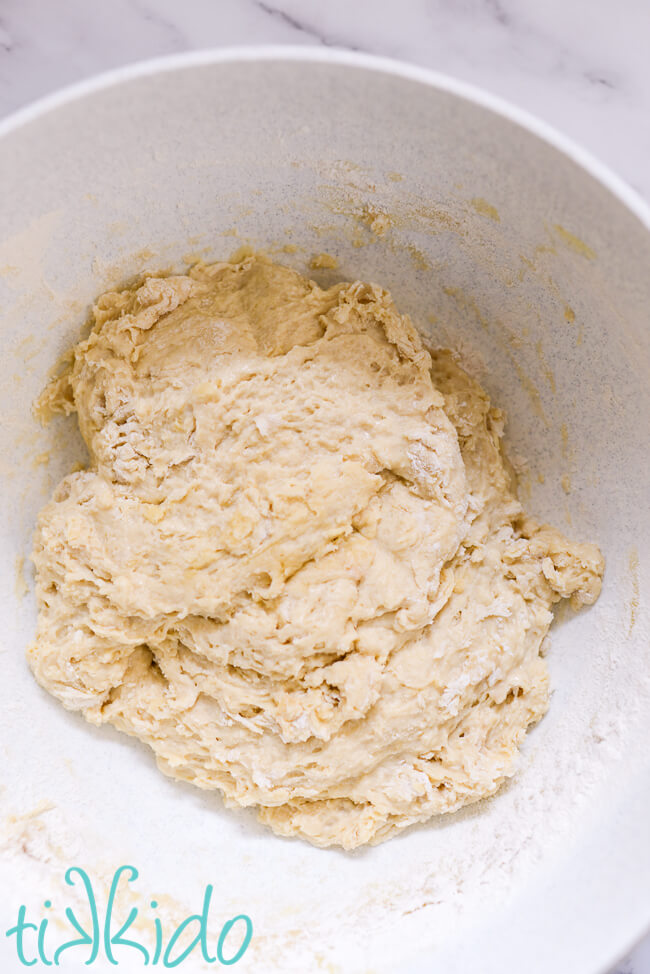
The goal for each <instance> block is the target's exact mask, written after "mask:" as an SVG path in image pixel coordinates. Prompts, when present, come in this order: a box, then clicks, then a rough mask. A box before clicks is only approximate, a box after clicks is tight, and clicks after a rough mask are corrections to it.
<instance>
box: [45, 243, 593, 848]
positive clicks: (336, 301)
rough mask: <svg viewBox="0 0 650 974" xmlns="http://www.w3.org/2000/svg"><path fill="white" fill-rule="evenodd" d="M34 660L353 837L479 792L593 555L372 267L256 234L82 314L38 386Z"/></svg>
mask: <svg viewBox="0 0 650 974" xmlns="http://www.w3.org/2000/svg"><path fill="white" fill-rule="evenodd" d="M41 407H42V408H43V409H46V408H49V409H50V410H57V409H58V410H62V411H64V412H73V411H74V412H76V414H77V418H78V422H79V427H80V429H81V433H82V435H83V438H84V440H85V442H86V444H87V446H88V450H89V453H90V464H89V466H88V469H87V470H83V471H81V472H76V473H73V474H70V475H69V476H68V477H66V478H65V479H64V480H63V481H62V482H61V484H60V485H59V486H58V488H57V489H56V492H55V494H54V497H53V499H52V501H51V502H50V503H49V504H48V505H47V506H46V507H45V509H44V510H43V511H42V513H41V515H40V518H39V522H38V528H37V533H36V541H35V548H34V555H33V558H34V562H35V565H36V569H37V583H38V599H39V620H38V631H37V636H36V639H35V642H34V643H33V644H32V645H31V647H30V649H29V651H28V655H29V661H30V664H31V666H32V668H33V670H34V673H35V674H36V677H37V679H38V680H39V682H40V683H41V684H42V685H43V686H44V687H45V688H46V689H47V690H49V691H50V692H51V693H53V694H54V695H55V696H57V697H58V698H59V699H60V700H61V701H62V703H63V704H64V705H65V706H66V707H68V708H70V709H73V710H80V711H81V712H82V713H83V714H84V715H85V717H86V718H87V719H88V720H89V721H91V722H93V723H95V724H102V723H106V722H109V723H111V724H114V725H115V726H116V727H118V728H120V729H121V730H123V731H126V732H127V733H128V734H133V735H135V736H137V737H139V738H140V739H141V740H143V741H146V743H147V744H149V745H150V746H151V747H152V748H153V750H154V751H155V754H156V758H157V761H158V764H159V766H160V768H161V769H162V770H163V771H164V772H166V773H167V774H170V775H172V776H174V777H176V778H182V779H185V780H186V781H190V782H193V783H194V784H195V785H198V786H199V787H201V788H208V789H218V790H219V791H220V792H221V793H222V795H223V799H224V801H225V803H226V804H227V805H229V806H241V805H245V806H248V805H253V806H256V807H257V811H258V814H259V817H260V819H261V820H262V822H265V823H267V824H268V825H269V826H270V827H271V828H272V829H273V830H274V831H275V832H277V833H279V834H281V835H287V836H288V835H299V836H301V837H302V838H304V839H307V840H309V841H310V842H313V843H315V844H317V845H323V846H325V845H330V844H338V845H341V846H343V847H345V848H347V849H351V848H354V847H355V846H359V845H362V844H363V843H375V842H380V841H382V840H384V839H386V838H388V837H389V836H391V835H394V834H395V833H397V832H398V831H399V830H400V829H403V828H404V827H406V826H408V825H411V824H412V823H415V822H422V821H424V820H426V819H428V818H430V817H431V816H433V815H438V814H440V813H443V812H451V811H453V810H455V809H458V808H460V807H461V806H462V805H465V804H467V803H468V802H474V801H476V800H477V799H479V798H483V797H485V796H487V795H491V794H492V793H493V792H495V791H496V790H497V789H498V788H499V786H500V785H501V784H502V783H503V781H504V780H505V779H506V778H507V777H508V776H510V775H511V774H512V773H513V771H514V766H515V761H516V757H517V752H518V747H519V745H520V744H521V741H522V738H523V737H524V734H525V732H526V729H527V727H529V726H530V725H531V724H533V723H535V722H536V721H537V720H539V718H540V717H542V715H543V714H544V712H545V711H546V709H547V706H548V698H549V685H548V673H547V668H546V665H545V662H544V659H543V656H542V651H543V646H544V639H545V636H546V633H547V630H548V628H549V625H550V622H551V619H552V613H551V607H552V605H553V603H555V602H557V601H559V600H560V599H563V598H571V601H572V603H573V604H574V605H575V606H580V605H582V604H586V603H591V602H593V601H594V599H595V598H596V597H597V596H598V593H599V591H600V584H601V576H602V572H603V559H602V557H601V555H600V552H599V551H598V549H597V548H596V547H594V546H593V545H590V544H576V543H574V542H571V541H569V540H567V539H566V538H565V537H564V536H563V535H562V534H561V533H560V532H559V531H557V530H555V529H554V528H551V527H548V526H546V525H540V524H538V523H537V522H536V521H534V520H532V519H531V518H530V517H527V516H526V515H525V514H524V512H523V510H522V507H521V505H520V503H519V501H518V500H517V497H516V492H515V484H514V482H513V478H512V475H511V472H510V468H509V467H508V465H507V463H506V462H505V460H504V456H503V454H502V452H501V436H502V431H503V422H504V418H503V414H502V413H501V412H500V411H499V410H498V409H494V408H492V407H491V405H490V403H489V401H488V399H487V396H486V394H485V392H484V391H483V390H482V389H481V387H480V386H479V385H478V384H477V383H476V381H474V380H473V379H472V378H470V377H469V376H468V375H467V374H466V373H465V372H464V371H463V370H462V369H461V368H460V367H459V365H458V364H457V362H456V359H455V357H454V355H453V354H452V353H450V352H449V351H432V350H428V349H427V348H426V347H425V345H424V344H423V340H422V338H421V337H420V335H419V334H418V332H417V331H416V330H415V328H414V326H413V325H412V324H411V322H410V320H409V319H408V317H406V316H404V315H401V314H399V313H398V311H397V310H396V308H395V305H394V304H393V301H392V300H391V297H390V295H389V294H388V292H387V291H385V290H383V289H382V288H381V287H378V286H376V285H374V284H365V283H360V282H356V283H352V284H350V283H345V284H337V285H336V286H334V287H332V288H329V289H328V290H323V289H321V288H320V287H318V286H317V285H316V284H315V283H313V282H312V281H308V280H306V279H305V278H303V277H302V276H300V275H299V274H298V273H296V272H294V271H292V270H289V269H288V268H285V267H281V266H278V265H276V264H273V263H271V262H270V261H269V260H267V259H265V258H263V257H259V256H251V257H248V258H246V259H244V260H242V261H240V262H233V263H231V262H223V263H216V264H212V265H204V264H200V265H196V266H194V267H193V268H192V269H190V270H189V272H188V273H187V275H185V276H176V277H149V278H147V279H145V280H144V283H141V284H140V285H139V286H136V287H133V288H131V289H127V290H123V291H119V292H111V293H108V294H104V295H103V296H102V297H100V298H99V300H98V301H97V304H96V306H95V308H94V327H93V330H92V332H91V334H90V337H89V338H88V339H87V340H86V341H82V342H80V343H79V344H78V345H77V346H76V347H75V349H74V351H73V356H72V364H71V366H70V367H69V369H68V370H67V371H66V373H65V374H64V375H63V376H62V377H61V378H60V379H58V380H57V381H56V382H55V383H54V384H53V385H52V386H51V387H50V388H49V389H48V390H46V392H45V393H44V396H43V397H42V401H41Z"/></svg>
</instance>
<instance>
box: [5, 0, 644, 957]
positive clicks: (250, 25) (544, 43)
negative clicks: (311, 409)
mask: <svg viewBox="0 0 650 974" xmlns="http://www.w3.org/2000/svg"><path fill="white" fill-rule="evenodd" d="M649 39H650V2H648V0H620V2H619V3H617V4H615V3H614V2H613V0H544V2H540V0H327V2H323V0H110V2H106V0H0V116H3V115H6V114H7V113H9V112H11V111H12V110H14V109H15V108H18V107H20V106H22V105H24V104H26V103H27V102H29V101H31V100H33V99H34V98H38V97H40V96H42V95H45V94H47V93H49V92H51V91H53V90H54V89H56V88H58V87H61V86H63V85H66V84H69V83H71V82H73V81H76V80H78V79H80V78H84V77H87V76H90V75H93V74H96V73H97V72H100V71H103V70H106V69H108V68H112V67H116V66H118V65H122V64H126V63H129V62H131V61H134V60H139V59H142V58H147V57H153V56H156V55H161V54H168V53H172V52H176V51H186V50H193V49H197V48H205V47H214V46H224V45H235V44H274V43H275V44H319V45H325V46H337V47H344V48H347V49H350V50H359V51H366V52H369V53H375V54H382V55H387V56H390V57H396V58H400V59H402V60H406V61H411V62H414V63H417V64H421V65H425V66H427V67H431V68H434V69H436V70H439V71H442V72H445V73H448V74H451V75H454V76H456V77H458V78H461V79H463V80H465V81H469V82H472V83H473V84H476V85H478V86H480V87H483V88H485V89H487V90H488V91H491V92H493V93H495V94H498V95H501V96H502V97H504V98H507V99H508V100H510V101H512V102H514V103H516V104H517V105H519V106H521V107H523V108H525V109H528V110H529V111H531V112H533V113H535V114H537V115H538V116H540V117H541V118H543V119H545V120H546V121H548V122H550V123H551V124H552V125H555V126H556V127H557V128H558V129H560V130H562V131H563V132H565V133H566V134H568V135H569V136H571V137H572V138H574V139H575V140H576V141H577V142H579V143H581V144H582V145H583V146H585V147H586V148H587V149H589V150H590V151H591V152H593V153H594V155H596V156H597V157H599V158H600V159H601V160H602V161H603V162H605V163H607V164H608V165H609V166H611V168H612V169H614V170H615V171H616V172H617V173H618V174H619V175H621V176H622V177H623V178H624V179H626V180H627V181H628V183H629V184H630V185H631V186H633V187H634V188H635V189H636V190H637V191H638V192H639V193H641V194H642V195H643V196H645V198H646V199H649V200H650V165H648V160H649V159H650V57H649V56H648V40H649ZM624 881H625V877H621V882H622V883H623V882H624ZM612 895H613V896H614V895H615V891H614V890H613V891H612ZM549 974H554V972H549ZM612 974H614V972H612ZM615 974H650V936H649V937H647V938H646V939H645V940H644V941H643V942H642V943H641V944H640V945H639V946H638V947H637V948H636V949H635V950H634V951H633V952H632V953H631V955H630V956H629V957H628V958H626V959H625V960H624V961H622V962H621V963H620V964H619V965H618V966H617V967H616V968H615Z"/></svg>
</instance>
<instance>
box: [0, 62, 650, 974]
mask: <svg viewBox="0 0 650 974" xmlns="http://www.w3.org/2000/svg"><path fill="white" fill-rule="evenodd" d="M0 186H1V187H2V192H1V197H0V305H1V308H2V314H1V323H2V345H3V348H4V353H3V356H2V369H3V374H2V384H1V386H0V388H1V390H2V393H1V394H2V427H1V440H0V455H1V456H2V463H3V471H4V476H3V482H2V484H3V486H2V506H3V510H4V517H3V519H2V551H3V557H2V564H1V570H2V586H3V588H2V605H3V613H4V615H3V628H4V640H3V642H4V646H3V652H2V655H1V656H0V659H1V661H2V679H1V681H0V745H1V753H2V768H1V775H2V784H3V785H4V790H3V791H2V792H1V793H0V802H1V803H2V820H1V822H0V829H1V830H3V831H0V847H2V848H3V850H4V851H3V852H2V859H1V861H0V870H1V876H0V880H1V882H0V886H1V892H0V925H1V924H2V923H4V926H3V927H2V929H6V928H7V927H9V925H10V922H13V921H15V913H16V910H17V908H18V905H19V904H20V903H26V904H27V905H28V906H30V909H31V908H32V907H33V909H34V910H35V911H36V913H37V914H38V915H39V916H40V915H42V914H43V912H44V911H43V905H42V901H43V898H44V897H46V896H49V897H50V899H51V900H52V902H53V907H52V909H53V911H54V910H56V909H57V908H58V909H59V910H60V911H61V913H62V911H63V906H64V903H65V901H66V900H65V897H66V896H69V895H70V896H71V895H72V891H71V890H70V888H69V887H67V886H66V885H65V884H64V880H63V875H64V872H65V869H66V868H67V867H68V866H71V865H74V864H80V865H84V866H85V868H86V869H87V870H88V872H89V875H90V876H94V877H104V879H103V880H102V882H104V881H105V878H106V876H108V875H110V874H111V873H112V871H113V870H114V869H115V868H116V867H117V866H118V865H121V864H123V863H133V864H134V865H136V866H137V867H138V868H139V870H140V878H139V880H138V883H139V884H140V891H141V894H142V895H141V899H142V902H143V903H145V901H147V903H148V898H149V895H150V894H152V893H157V894H159V895H160V896H162V894H163V893H165V894H167V897H168V907H169V910H170V911H172V912H173V909H174V908H175V907H174V903H172V901H174V902H176V904H177V906H178V909H183V910H185V912H191V910H196V909H199V907H200V902H201V898H202V891H203V889H204V887H205V885H206V883H212V884H214V887H215V894H214V897H215V905H214V906H213V914H214V921H215V923H218V924H219V925H220V924H221V923H222V922H223V920H224V919H227V918H228V917H231V916H233V915H234V914H237V913H241V912H245V913H247V914H249V915H250V917H251V918H252V920H253V924H254V935H253V940H252V943H251V946H250V948H249V950H248V952H247V954H246V955H245V958H244V959H243V960H242V961H241V962H240V963H239V964H238V965H237V969H238V970H242V971H255V972H257V971H264V972H273V971H281V972H285V971H301V972H303V974H304V972H311V971H319V970H323V971H343V972H346V974H347V972H362V971H370V970H372V971H374V972H378V971H382V972H384V971H386V972H388V971H391V972H394V971H408V972H419V971H432V970H436V971H441V972H444V974H467V972H470V971H471V972H480V974H497V972H498V974H510V972H512V974H521V972H523V971H525V972H526V974H549V972H553V974H562V972H570V974H596V972H599V971H604V970H606V969H607V968H608V966H609V965H610V964H611V963H613V962H614V961H615V960H616V959H617V958H618V957H619V956H620V955H621V954H622V953H623V952H624V951H625V950H626V949H627V948H628V947H629V946H630V945H631V944H632V942H633V941H634V940H635V939H636V938H637V937H639V936H640V935H641V934H642V932H643V930H644V927H645V926H646V924H647V923H648V921H649V920H650V828H649V826H648V821H649V819H650V749H649V748H648V745H647V733H648V717H649V714H650V706H649V700H650V650H649V645H650V640H649V638H648V608H647V601H646V599H647V593H648V571H649V569H648V551H649V550H650V536H649V527H650V519H649V516H648V513H649V512H648V490H647V462H648V451H647V446H648V442H647V434H648V429H649V421H650V396H649V391H648V390H649V380H650V342H649V339H648V327H649V309H650V232H649V231H650V215H649V213H648V210H647V209H646V208H645V207H644V205H643V204H642V203H641V201H640V200H638V199H637V198H635V196H634V194H633V193H632V192H631V191H630V190H628V189H626V188H625V187H624V186H623V185H622V184H621V183H619V182H618V181H617V180H616V178H615V177H613V176H612V175H611V174H609V173H608V172H607V171H606V170H604V169H603V168H602V167H601V166H600V165H598V164H597V163H596V162H594V161H593V160H592V159H590V158H589V157H588V156H586V155H585V154H584V153H582V152H581V151H580V150H579V149H577V148H576V147H575V146H573V145H571V144H570V143H568V142H566V141H565V140H564V139H563V138H561V137H560V136H559V135H557V134H555V133H553V132H552V131H550V130H548V129H547V128H546V127H545V126H543V125H542V124H541V123H538V122H535V121H534V120H532V119H530V118H528V117H526V116H524V115H523V114H522V113H520V112H518V111H516V110H515V109H513V108H509V107H508V106H506V105H504V104H503V103H501V102H498V101H496V100H495V99H492V98H490V97H488V96H486V95H482V94H481V93H479V92H477V91H475V90H473V89H469V88H467V87H466V86H464V85H461V84H458V83H456V82H452V81H451V80H449V79H446V78H442V77H440V76H437V75H434V74H431V73H430V72H427V71H424V70H420V69H417V68H411V67H406V66H403V65H399V64H395V63H392V62H389V61H385V60H379V59H373V58H369V57H363V56H359V55H352V54H345V53H341V52H336V51H321V50H306V49H255V50H235V51H232V50H231V51H218V52H209V53H202V54H196V55H188V56H182V57H176V58H170V59H164V60H161V61H155V62H151V63H148V64H144V65H140V66H136V67H133V68H127V69H124V70H120V71H117V72H115V73H113V74H109V75H106V76H104V77H102V78H99V79H98V80H94V81H91V82H89V83H84V84H81V85H77V86H75V87H73V88H71V89H69V90H67V91H66V92H64V93H62V94H58V95H55V96H54V97H52V98H48V99H46V100H44V101H42V102H40V103H39V104H38V105H36V106H34V107H32V108H29V109H27V110H25V111H23V112H20V113H18V114H17V115H15V116H14V117H13V118H11V119H9V120H8V121H6V122H5V123H4V124H3V125H2V126H0ZM381 214H387V217H386V216H379V219H378V220H377V219H376V217H377V215H381ZM242 244H251V245H253V246H257V247H261V248H265V249H266V250H267V251H268V252H271V253H275V254H276V255H277V258H278V259H279V260H281V261H283V262H285V263H288V264H291V265H293V266H296V267H298V268H300V269H303V270H304V269H305V267H306V266H307V264H308V262H309V260H310V258H311V257H313V255H314V254H317V253H320V252H327V253H329V254H332V255H334V256H336V258H337V259H338V262H339V266H338V269H337V270H335V271H332V270H329V271H327V270H325V271H315V272H314V275H315V276H316V278H317V279H318V280H320V281H329V280H332V279H335V278H337V277H339V278H346V279H353V278H357V277H358V278H365V279H371V280H375V281H377V282H380V283H381V284H383V285H385V286H386V287H388V288H389V289H390V290H391V291H392V292H393V295H394V297H395V299H396V301H397V303H398V306H399V307H400V308H401V309H402V310H403V311H406V312H408V313H410V314H411V315H412V317H413V318H414V320H415V321H416V322H417V323H418V324H419V325H420V327H421V328H422V329H424V330H425V331H426V332H427V333H428V334H430V335H431V336H433V340H434V341H435V343H437V344H442V345H451V346H452V347H457V348H459V349H460V350H461V352H462V353H463V354H464V355H465V358H466V361H467V363H468V365H469V368H470V370H471V371H474V372H475V373H476V374H477V375H478V377H479V378H481V379H482V381H483V383H484V385H485V386H486V387H487V389H488V391H489V393H490V394H491V397H492V400H493V402H494V403H495V404H497V405H499V406H502V407H504V408H505V409H506V411H507V414H508V417H509V423H508V427H507V444H508V445H509V450H510V453H511V455H512V456H513V457H514V458H515V461H516V462H517V463H518V464H519V466H520V469H521V484H522V492H523V495H524V500H525V502H526V504H527V507H528V509H529V510H530V511H531V512H533V513H535V514H537V515H539V516H541V517H542V518H546V519H548V520H550V521H551V522H552V523H554V524H556V525H557V526H559V527H563V528H564V529H565V530H566V532H567V533H568V534H569V535H571V536H573V537H575V538H577V539H580V540H589V541H595V542H597V543H598V544H599V545H600V547H601V548H602V550H603V552H604V553H605V555H606V558H607V570H606V577H605V583H604V588H603V593H602V596H601V598H600V599H599V601H598V603H597V604H596V605H595V606H594V607H593V608H591V609H589V610H587V611H584V612H581V613H580V614H578V615H572V614H571V612H569V611H567V612H562V613H561V615H560V618H559V619H558V620H557V621H556V623H555V625H554V626H553V628H552V631H551V648H550V652H549V662H550V668H551V678H552V685H553V688H554V694H553V698H552V702H551V708H550V711H549V713H548V715H547V716H546V717H545V718H544V720H543V721H542V722H541V723H540V725H539V726H538V727H537V728H536V729H535V730H533V731H532V732H531V733H530V734H529V736H528V738H527V740H526V743H525V746H524V748H523V755H522V760H521V767H520V770H519V773H518V775H517V777H516V778H515V779H514V780H513V781H512V782H511V784H510V785H509V786H508V787H507V788H504V789H503V791H502V792H501V793H500V794H499V795H497V796H496V797H495V798H494V799H492V800H490V801H489V802H484V803H481V804H479V805H477V806H474V807H471V808H469V809H467V810H465V811H464V812H462V813H459V814H456V815H453V816H450V817H449V818H446V819H444V820H441V821H438V822H434V823H432V824H430V825H428V826H426V827H421V828H418V829H414V830H411V831H409V832H408V833H407V834H405V835H403V836H401V837H400V838H398V839H394V840H392V841H390V842H388V843H386V844H385V845H383V846H380V847H378V848H372V849H369V850H365V851H361V852H359V853H358V854H352V855H350V854H344V853H341V852H339V851H323V850H318V849H313V848H311V847H309V846H307V845H306V844H304V843H303V842H300V841H289V840H281V839H279V838H276V837H274V836H273V835H271V834H270V833H269V832H267V831H266V830H264V829H263V828H262V827H260V826H259V825H257V824H256V822H255V819H254V817H253V816H252V814H250V815H249V814H248V813H240V814H235V813H232V812H228V811H225V810H224V809H223V807H222V804H221V801H220V798H219V796H218V795H217V794H205V793H202V792H199V791H198V790H195V789H193V788H191V787H190V786H187V785H182V784H179V783H177V782H173V781H171V780H168V779H166V778H165V777H163V776H162V775H161V774H160V773H159V772H158V771H157V769H156V767H155V764H154V761H153V758H152V756H151V754H150V752H149V751H148V750H147V749H146V748H145V747H144V746H141V745H139V744H137V743H134V742H133V741H131V740H129V739H127V738H125V737H123V736H121V735H119V734H118V733H117V732H113V731H111V730H109V729H103V730H101V731H97V730H95V729H93V728H91V727H90V726H89V725H88V724H86V723H85V722H84V721H83V720H82V719H81V718H80V717H77V716H72V715H70V714H68V713H66V712H65V711H64V710H63V708H62V707H61V706H60V704H59V703H58V702H56V701H55V700H54V699H51V698H50V697H48V696H47V695H46V694H45V693H44V692H42V691H41V690H40V689H39V687H38V686H37V685H36V683H35V682H34V680H33V678H32V677H31V674H30V672H29V671H28V668H27V664H26V662H25V658H24V650H25V646H26V644H27V642H28V641H29V639H30V638H31V635H32V633H33V627H34V619H35V602H34V598H33V594H32V587H31V578H30V572H29V569H28V568H23V566H22V562H21V559H22V558H27V556H28V553H29V550H30V539H31V532H32V530H33V525H34V519H35V516H36V513H37V511H38V509H39V508H40V507H41V505H42V504H43V503H44V501H45V500H46V498H47V497H48V495H49V494H50V492H51V490H52V487H53V485H54V483H55V482H56V481H58V479H59V478H60V477H61V476H62V475H63V474H64V473H65V472H67V471H68V470H69V469H70V466H71V463H72V462H73V460H75V459H78V458H79V457H82V456H83V451H82V448H81V445H80V442H79V439H78V436H77V435H76V433H75V431H74V427H75V424H74V421H73V420H61V421H59V422H57V423H54V424H53V425H51V426H50V427H48V428H46V429H41V428H39V426H38V424H37V423H36V422H35V420H34V419H33V418H32V415H31V412H30V410H31V404H32V401H33V400H34V398H35V397H36V396H37V394H38V393H39V392H40V391H41V389H42V387H43V385H44V383H45V381H46V377H47V375H48V372H49V371H50V370H51V368H52V366H53V365H54V363H55V362H56V360H57V357H58V356H59V355H60V354H61V353H62V352H63V351H64V350H65V349H66V348H67V347H68V346H69V345H70V344H71V343H72V342H73V341H75V340H76V339H77V337H78V336H79V333H80V330H81V328H82V325H83V323H84V320H85V317H86V315H87V312H88V307H89V304H90V302H91V301H92V299H93V298H94V297H95V296H96V295H97V294H99V293H100V292H101V291H102V290H104V289H106V288H109V287H111V286H112V285H115V284H117V283H120V282H122V281H124V280H125V279H126V278H128V277H129V276H130V275H132V274H134V273H136V272H138V271H141V270H142V269H143V268H155V269H160V268H166V267H170V266H175V267H180V266H183V264H184V262H185V258H186V256H187V255H188V254H201V255H202V256H204V257H207V258H212V259H217V258H221V257H224V256H226V255H229V254H231V253H232V252H233V251H234V250H235V249H236V248H237V247H238V246H241V245H242ZM283 247H284V248H285V249H284V250H283V249H282V248H283ZM538 475H539V476H538ZM25 579H26V580H27V588H28V591H27V592H25V591H24V580H25ZM41 803H46V804H45V805H43V804H41ZM48 805H50V806H52V807H50V808H49V809H48V807H47V806H48ZM11 816H13V817H11ZM3 836H4V839H3ZM3 843H4V845H3ZM97 882H98V883H99V882H100V879H99V878H98V879H97ZM102 888H103V887H102ZM145 905H146V903H145ZM39 911H40V912H39ZM5 921H6V922H5ZM217 929H218V928H217ZM72 953H73V952H70V954H69V956H70V957H71V958H72ZM77 956H78V957H79V958H80V959H78V960H77V962H76V963H77V965H78V967H76V966H68V968H67V969H69V970H77V969H79V970H81V969H82V967H81V961H82V960H83V959H84V957H85V955H84V957H82V956H81V954H78V955H77ZM129 956H131V955H129ZM1 958H5V959H6V960H5V962H4V965H5V967H6V964H8V963H10V962H12V963H14V964H16V963H17V962H16V954H15V946H14V943H13V941H12V940H11V939H7V938H5V937H4V936H2V937H0V959H1ZM140 962H141V961H140V960H137V961H134V962H131V961H129V960H128V958H127V960H126V961H125V962H124V963H125V964H126V965H127V969H129V970H130V969H131V968H130V967H129V963H137V964H139V963H140ZM74 963H75V962H74V961H73V960H72V959H71V960H70V961H69V965H72V964H74ZM62 964H63V962H62ZM192 964H194V966H192ZM101 965H102V961H101V959H98V960H97V962H96V963H95V965H94V968H93V969H94V970H103V969H109V965H106V966H105V967H104V968H103V967H102V966H101ZM6 969H12V970H13V969H14V968H9V967H6ZM16 969H17V968H16ZM63 969H64V970H65V969H66V968H65V966H63ZM110 969H113V968H110ZM133 969H135V967H134V968H133ZM184 969H186V970H187V969H189V970H200V969H201V968H200V966H198V959H197V958H196V957H195V956H194V955H193V959H191V960H188V961H187V962H186V963H185V967H184Z"/></svg>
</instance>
